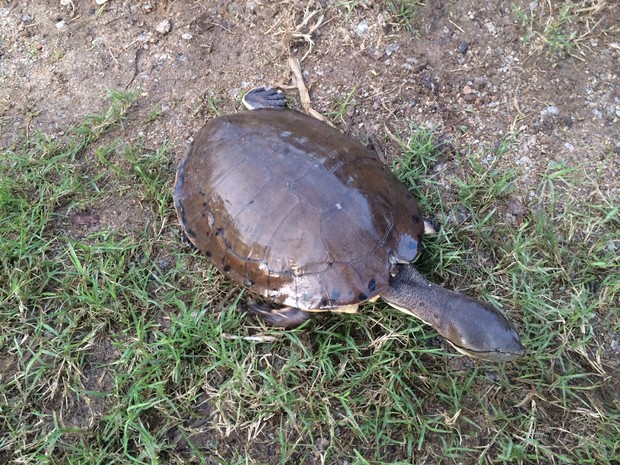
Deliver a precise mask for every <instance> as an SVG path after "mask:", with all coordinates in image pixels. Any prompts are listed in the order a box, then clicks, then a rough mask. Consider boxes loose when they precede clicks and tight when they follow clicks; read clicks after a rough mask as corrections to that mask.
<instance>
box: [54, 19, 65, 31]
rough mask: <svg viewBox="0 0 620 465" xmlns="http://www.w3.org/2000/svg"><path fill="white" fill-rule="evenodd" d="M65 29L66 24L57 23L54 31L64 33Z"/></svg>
mask: <svg viewBox="0 0 620 465" xmlns="http://www.w3.org/2000/svg"><path fill="white" fill-rule="evenodd" d="M66 28H67V23H65V22H64V21H58V22H57V23H56V29H58V30H59V31H64V30H65V29H66Z"/></svg>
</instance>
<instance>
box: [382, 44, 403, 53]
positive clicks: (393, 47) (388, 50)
mask: <svg viewBox="0 0 620 465" xmlns="http://www.w3.org/2000/svg"><path fill="white" fill-rule="evenodd" d="M399 48H400V45H398V44H397V43H396V42H392V43H391V44H387V45H386V47H385V54H386V55H387V56H390V55H391V54H392V53H394V52H396V51H398V49H399Z"/></svg>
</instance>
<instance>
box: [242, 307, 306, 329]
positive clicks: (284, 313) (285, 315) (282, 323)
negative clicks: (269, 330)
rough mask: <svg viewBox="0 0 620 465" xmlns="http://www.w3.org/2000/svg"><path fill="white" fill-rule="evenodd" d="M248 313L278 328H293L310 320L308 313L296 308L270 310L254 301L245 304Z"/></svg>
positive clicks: (270, 308)
mask: <svg viewBox="0 0 620 465" xmlns="http://www.w3.org/2000/svg"><path fill="white" fill-rule="evenodd" d="M245 307H246V310H247V312H248V313H252V314H253V315H258V316H259V317H260V318H262V319H263V320H265V321H266V322H267V323H269V324H271V325H273V326H277V327H279V328H294V327H296V326H299V325H301V324H302V323H303V322H304V321H306V320H308V319H310V313H309V312H304V311H303V310H300V309H299V308H296V307H282V308H272V307H270V306H268V305H265V304H259V303H257V302H254V301H249V302H247V303H246V306H245Z"/></svg>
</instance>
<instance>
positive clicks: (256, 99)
mask: <svg viewBox="0 0 620 465" xmlns="http://www.w3.org/2000/svg"><path fill="white" fill-rule="evenodd" d="M241 101H242V102H243V104H244V105H245V107H246V108H247V109H248V110H257V109H259V108H274V109H281V108H286V97H285V96H284V94H283V93H282V92H280V91H279V90H277V89H271V88H265V87H256V88H255V89H252V90H251V91H249V92H248V93H247V94H245V95H244V96H243V99H242V100H241Z"/></svg>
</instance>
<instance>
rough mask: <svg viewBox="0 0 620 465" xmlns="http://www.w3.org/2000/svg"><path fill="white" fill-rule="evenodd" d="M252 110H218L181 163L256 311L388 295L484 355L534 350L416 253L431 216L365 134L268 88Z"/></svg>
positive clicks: (198, 226)
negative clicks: (427, 272) (441, 281)
mask: <svg viewBox="0 0 620 465" xmlns="http://www.w3.org/2000/svg"><path fill="white" fill-rule="evenodd" d="M242 101H243V103H244V105H245V106H246V107H247V109H249V110H250V111H242V112H237V113H234V114H227V115H223V116H218V117H216V118H214V119H211V120H209V121H208V122H206V124H205V125H204V126H203V127H202V128H201V129H200V131H199V132H198V134H197V135H196V137H195V138H194V140H193V142H192V144H191V147H190V149H189V151H188V153H187V155H186V156H185V157H184V159H183V160H182V161H181V163H180V164H179V167H178V169H177V173H176V180H175V187H174V205H175V208H176V211H177V215H178V218H179V222H180V224H181V226H182V229H183V232H184V234H185V235H186V237H187V238H188V239H189V241H190V242H191V243H192V244H193V245H194V246H195V247H196V248H197V249H198V250H199V251H200V252H201V253H202V254H204V255H205V256H206V257H207V259H208V260H209V261H211V262H212V263H213V264H214V265H215V267H216V268H217V269H218V270H219V271H220V272H222V273H224V274H225V275H228V276H229V277H230V278H231V279H233V280H234V281H236V282H237V283H238V284H239V285H240V286H242V287H244V288H247V289H249V290H250V291H251V292H252V293H253V294H255V295H257V296H262V300H263V301H266V303H259V302H257V301H255V300H250V301H248V302H247V304H246V309H247V310H248V311H249V312H250V313H252V314H256V315H259V316H260V317H261V318H262V319H264V321H266V322H267V323H269V324H272V325H275V326H279V327H283V328H290V327H295V326H298V325H300V324H301V323H303V322H304V321H306V320H307V319H309V318H310V317H311V316H312V315H313V313H314V312H344V313H347V312H355V311H356V310H357V308H358V307H359V305H360V304H363V303H365V302H368V301H374V300H376V299H377V298H378V297H381V298H382V299H383V300H384V301H385V302H386V303H387V304H389V305H390V306H392V307H394V308H396V309H398V310H400V311H402V312H403V313H405V314H407V315H412V316H415V317H417V318H419V319H421V320H422V321H423V322H425V323H427V324H429V325H430V326H431V327H432V328H434V329H435V330H436V331H437V332H438V333H439V334H440V335H441V336H442V337H443V338H444V339H446V340H447V341H448V342H449V343H450V344H451V345H453V346H454V348H455V349H456V350H457V351H458V352H460V353H462V354H465V355H469V356H471V357H474V358H478V359H482V360H486V361H492V362H502V361H509V360H514V359H516V358H518V357H519V356H521V355H523V354H524V353H525V348H524V346H523V345H522V344H521V341H520V339H519V336H518V334H517V332H516V331H515V330H514V328H513V327H512V325H511V323H509V322H508V320H507V319H506V317H504V315H503V314H502V313H501V312H500V311H499V310H498V309H496V308H495V307H493V306H491V305H489V304H487V303H484V302H481V301H479V300H476V299H474V298H473V297H470V296H467V295H465V294H461V293H457V292H454V291H451V290H449V289H446V288H444V287H442V286H439V285H437V284H434V283H431V282H429V281H428V280H427V279H426V278H424V277H423V276H422V275H421V274H420V272H419V271H417V270H416V268H415V266H414V264H413V262H414V260H415V259H416V257H417V256H418V254H419V253H420V250H421V245H422V240H423V236H424V232H425V220H424V218H423V217H422V215H421V213H420V209H419V207H418V203H417V201H416V199H415V198H414V196H413V195H412V193H411V192H410V191H409V189H408V188H407V187H406V186H405V185H404V184H403V183H402V182H400V181H399V180H398V179H397V178H396V176H395V175H394V174H393V173H392V172H391V171H390V170H389V169H388V168H387V167H386V166H385V164H384V163H382V162H381V160H380V159H379V157H378V155H377V154H376V153H375V152H374V151H372V150H370V149H368V148H367V147H365V146H364V145H362V144H361V143H360V142H358V141H356V140H354V139H353V138H351V137H349V136H347V135H345V134H343V133H342V132H340V131H339V130H337V129H335V128H333V127H330V126H328V125H327V124H325V123H323V122H321V121H319V120H318V119H316V118H313V117H310V116H308V115H306V114H305V113H302V112H300V111H297V110H294V109H289V108H287V106H286V98H285V96H284V94H283V93H282V92H280V91H278V90H275V89H270V88H265V87H259V88H256V89H253V90H251V91H249V92H248V93H246V94H245V96H244V97H243V99H242Z"/></svg>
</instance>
